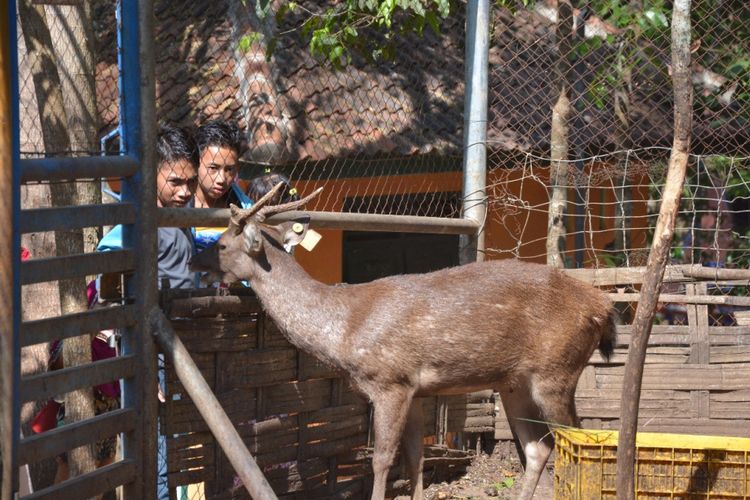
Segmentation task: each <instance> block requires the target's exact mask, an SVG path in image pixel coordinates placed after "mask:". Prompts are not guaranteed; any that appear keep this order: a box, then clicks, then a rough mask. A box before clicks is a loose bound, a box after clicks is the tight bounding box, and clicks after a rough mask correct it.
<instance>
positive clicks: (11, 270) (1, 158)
mask: <svg viewBox="0 0 750 500" xmlns="http://www.w3.org/2000/svg"><path fill="white" fill-rule="evenodd" d="M16 41H17V37H16V3H15V1H14V0H0V241H2V242H3V243H2V246H0V463H1V464H2V465H1V467H2V468H1V469H0V498H3V499H5V498H12V497H13V496H14V493H15V492H17V491H18V462H17V460H16V459H17V453H16V452H17V449H18V436H19V435H20V432H21V431H20V425H19V412H20V407H21V404H20V402H19V397H18V384H17V382H18V380H19V377H20V372H19V368H20V356H21V348H20V346H19V334H18V330H19V328H18V327H19V324H20V310H21V308H20V304H21V300H20V297H21V287H20V282H19V275H20V269H19V267H20V265H19V263H20V252H19V249H20V246H21V238H20V233H19V232H18V231H17V229H18V212H19V208H20V206H21V205H20V196H19V190H20V188H19V182H18V179H19V177H20V172H19V163H18V161H19V142H18V141H19V135H20V134H19V133H18V132H19V130H20V127H19V120H18V101H19V99H18V59H17V58H18V53H17V46H16Z"/></svg>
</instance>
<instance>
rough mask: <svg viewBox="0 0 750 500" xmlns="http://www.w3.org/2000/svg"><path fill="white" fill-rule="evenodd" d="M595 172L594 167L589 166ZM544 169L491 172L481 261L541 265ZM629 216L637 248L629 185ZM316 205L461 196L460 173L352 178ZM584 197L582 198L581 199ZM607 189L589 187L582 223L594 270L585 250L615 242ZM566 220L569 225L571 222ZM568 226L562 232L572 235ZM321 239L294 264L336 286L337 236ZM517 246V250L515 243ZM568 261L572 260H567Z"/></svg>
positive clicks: (330, 186) (643, 196) (636, 200)
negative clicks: (512, 259)
mask: <svg viewBox="0 0 750 500" xmlns="http://www.w3.org/2000/svg"><path fill="white" fill-rule="evenodd" d="M594 168H597V166H594ZM548 177H549V172H548V170H547V169H540V168H534V170H533V172H530V171H527V170H526V169H523V168H518V169H494V170H492V171H490V172H489V174H488V178H487V193H488V196H489V202H490V208H489V211H488V214H489V215H488V221H487V223H486V225H485V231H486V237H485V238H486V239H485V246H486V248H487V249H488V254H487V258H489V259H492V258H504V257H512V256H514V255H518V256H520V257H521V258H525V259H530V260H535V261H538V262H545V260H546V256H545V255H546V254H545V252H546V236H547V200H548V195H547V189H546V187H545V184H546V183H547V179H548ZM632 184H634V185H636V186H638V187H639V189H633V192H632V199H633V216H632V218H631V220H630V224H631V227H632V228H633V230H632V232H631V238H632V240H631V245H632V246H633V247H643V246H645V243H646V230H645V227H646V225H647V224H646V223H647V219H646V203H645V202H646V201H647V200H648V189H647V187H646V186H643V187H641V186H640V185H641V184H642V183H640V182H634V183H632ZM312 185H315V186H319V185H321V183H320V181H311V183H306V182H299V183H297V188H298V189H299V191H300V193H301V194H303V195H304V194H306V193H308V192H310V191H311V190H312ZM322 185H323V186H324V187H325V189H324V190H323V193H322V194H321V195H320V199H319V200H318V201H316V202H314V203H313V204H312V205H311V206H310V208H311V209H314V210H320V211H334V212H336V211H341V210H342V207H343V204H344V200H345V199H346V198H347V197H353V196H357V197H363V196H382V195H386V194H390V195H396V194H407V193H424V192H451V191H453V192H456V191H459V192H460V191H461V173H458V172H454V173H440V174H416V175H406V176H397V177H383V178H379V179H373V178H356V179H355V178H352V179H342V180H333V181H326V182H324V183H323V184H322ZM585 194H586V193H585V192H584V195H585ZM568 200H569V202H570V205H569V209H568V210H569V214H573V213H575V207H574V206H573V205H572V202H573V201H574V200H575V192H574V190H573V189H569V192H568ZM614 200H615V198H614V191H613V189H612V186H611V185H610V186H605V185H603V186H601V187H593V188H590V189H589V190H588V201H587V207H588V209H589V211H590V212H589V213H588V214H587V217H586V224H585V226H584V227H585V230H586V237H585V247H586V249H587V251H586V252H585V257H584V258H585V263H586V265H587V266H590V265H593V264H595V258H596V256H595V254H594V252H592V251H591V250H590V249H592V248H594V249H597V253H599V254H601V249H603V248H604V246H605V245H607V244H608V243H610V242H612V241H613V240H614V238H615V230H614V227H613V226H614V216H615V203H614ZM571 220H572V219H571ZM572 224H573V222H571V225H570V226H569V227H568V230H569V232H572V230H573V229H574V227H573V225H572ZM319 232H320V233H321V234H322V235H323V239H322V240H321V241H320V243H319V244H318V245H317V246H316V247H315V249H314V250H313V251H312V252H307V251H306V250H304V249H302V248H300V249H298V250H297V251H296V252H295V256H296V258H297V260H298V261H299V262H300V263H301V264H302V266H303V267H304V268H305V269H306V270H307V271H308V272H309V273H310V274H311V275H312V276H313V277H314V278H316V279H318V280H320V281H322V282H325V283H338V282H340V281H341V279H342V258H343V255H342V246H343V234H342V231H338V230H320V231H319ZM519 240H520V241H521V245H520V247H517V242H518V241H519ZM574 243H575V241H574V236H572V235H569V236H568V238H567V241H566V248H569V249H572V248H573V246H574ZM569 257H570V258H571V259H572V254H570V256H569Z"/></svg>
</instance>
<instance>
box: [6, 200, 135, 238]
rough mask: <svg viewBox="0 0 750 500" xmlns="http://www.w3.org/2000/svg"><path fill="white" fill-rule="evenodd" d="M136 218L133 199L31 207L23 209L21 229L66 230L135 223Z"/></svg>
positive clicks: (28, 231) (35, 231)
mask: <svg viewBox="0 0 750 500" xmlns="http://www.w3.org/2000/svg"><path fill="white" fill-rule="evenodd" d="M134 221H135V207H133V204H132V203H107V204H104V205H79V206H75V207H53V208H32V209H29V210H22V211H21V232H22V233H41V232H44V231H61V230H62V231H64V230H67V229H78V228H81V227H94V226H114V225H116V224H132V223H133V222H134Z"/></svg>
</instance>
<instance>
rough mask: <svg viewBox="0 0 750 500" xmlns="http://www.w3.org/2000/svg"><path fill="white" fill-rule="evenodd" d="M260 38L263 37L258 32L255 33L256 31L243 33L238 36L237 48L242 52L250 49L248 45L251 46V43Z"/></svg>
mask: <svg viewBox="0 0 750 500" xmlns="http://www.w3.org/2000/svg"><path fill="white" fill-rule="evenodd" d="M262 38H263V35H261V34H260V33H256V32H253V33H248V34H247V35H243V36H242V37H241V38H240V41H239V44H238V45H239V49H240V50H241V51H242V52H247V51H248V50H250V47H252V45H253V43H255V42H258V41H260V40H261V39H262Z"/></svg>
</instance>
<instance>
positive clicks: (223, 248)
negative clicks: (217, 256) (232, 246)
mask: <svg viewBox="0 0 750 500" xmlns="http://www.w3.org/2000/svg"><path fill="white" fill-rule="evenodd" d="M226 249H227V246H226V245H225V244H223V243H219V250H226Z"/></svg>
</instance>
